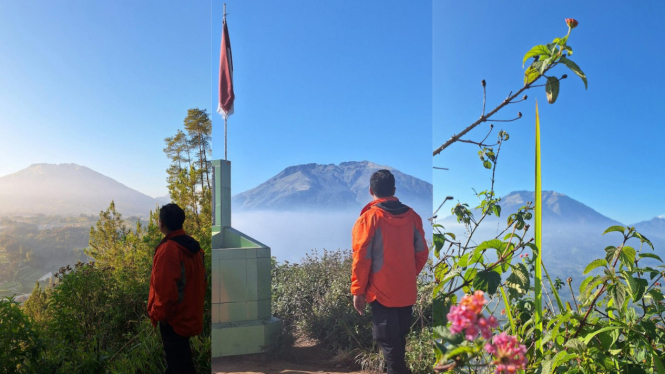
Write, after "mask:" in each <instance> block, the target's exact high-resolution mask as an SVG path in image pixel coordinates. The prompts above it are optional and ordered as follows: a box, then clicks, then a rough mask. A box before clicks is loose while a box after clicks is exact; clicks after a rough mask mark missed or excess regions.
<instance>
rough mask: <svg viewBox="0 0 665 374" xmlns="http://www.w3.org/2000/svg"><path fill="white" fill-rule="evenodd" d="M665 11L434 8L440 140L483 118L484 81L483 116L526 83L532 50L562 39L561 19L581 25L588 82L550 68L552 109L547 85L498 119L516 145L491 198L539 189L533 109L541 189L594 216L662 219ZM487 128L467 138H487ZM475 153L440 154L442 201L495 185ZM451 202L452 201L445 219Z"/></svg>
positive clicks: (520, 4) (646, 7) (503, 158)
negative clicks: (557, 88) (554, 91)
mask: <svg viewBox="0 0 665 374" xmlns="http://www.w3.org/2000/svg"><path fill="white" fill-rule="evenodd" d="M663 14H665V4H664V3H662V2H655V1H644V2H621V1H609V2H602V3H601V2H593V3H591V2H584V3H580V2H572V1H558V2H527V1H512V2H509V3H507V2H496V1H473V2H461V1H435V2H434V5H433V26H432V27H433V42H432V46H433V47H432V53H433V107H432V116H433V143H432V146H433V147H432V148H433V149H434V148H435V147H437V146H439V145H441V144H442V143H443V142H445V140H447V139H448V138H449V137H450V136H451V135H452V134H454V133H458V132H459V131H461V130H462V129H463V128H465V127H466V126H468V125H469V124H471V123H472V122H474V121H475V120H477V119H478V118H479V117H480V115H481V110H482V86H481V84H480V82H481V80H482V79H485V80H486V81H487V108H488V110H489V109H493V108H494V107H495V106H496V105H497V104H499V103H500V102H501V101H502V100H503V99H504V98H505V97H507V95H508V93H509V91H511V90H514V91H516V90H518V89H519V88H521V86H522V83H523V69H522V57H523V56H524V54H525V53H526V52H527V51H528V50H529V49H530V48H531V47H532V46H534V45H536V44H546V43H549V42H551V41H552V39H554V38H555V37H562V36H564V35H565V34H566V32H567V26H566V24H565V22H564V19H565V18H575V19H577V20H578V21H579V26H578V27H577V28H576V29H575V30H573V32H572V34H571V37H570V39H569V45H571V46H572V47H573V50H574V53H573V55H572V56H571V59H572V60H574V61H575V62H576V63H577V64H578V65H579V66H580V67H581V68H582V70H583V71H584V72H585V73H586V75H587V77H588V80H589V88H588V90H585V89H584V84H583V83H582V81H581V80H580V79H579V78H578V77H576V76H574V75H573V74H571V73H570V72H569V71H566V70H567V69H565V68H564V67H557V68H555V70H554V72H555V73H556V74H557V75H558V76H560V75H562V74H564V73H567V74H568V77H569V78H568V79H567V80H565V81H563V82H562V86H561V92H560V94H559V98H558V100H557V102H556V103H555V104H553V105H550V104H547V101H546V97H545V91H544V88H543V87H539V88H534V89H531V90H529V91H528V92H527V94H528V95H529V99H528V100H527V101H526V102H523V103H519V104H514V105H509V106H508V107H507V108H505V109H503V110H502V111H501V112H500V113H499V115H497V116H495V117H494V118H495V119H510V118H514V117H515V116H516V115H517V112H518V111H521V112H522V113H523V115H524V116H523V117H522V119H521V120H519V121H515V122H510V123H495V131H494V133H493V134H492V135H491V138H490V139H495V137H496V132H497V131H498V130H500V129H504V130H506V131H507V132H508V133H509V134H510V135H511V138H510V140H509V141H508V142H506V143H505V144H504V146H503V148H502V150H501V155H500V159H499V166H498V169H497V184H496V191H497V192H498V194H499V195H500V196H503V195H505V194H507V193H509V192H511V191H515V190H531V191H533V183H534V182H533V170H534V113H535V110H534V109H535V108H534V107H535V100H534V99H538V103H539V111H540V117H541V137H542V139H541V147H542V170H543V174H542V180H543V181H542V183H543V189H544V190H554V191H557V192H561V193H564V194H566V195H568V196H570V197H572V198H574V199H576V200H578V201H581V202H583V203H584V204H586V205H588V206H590V207H592V208H594V209H595V210H597V211H598V212H600V213H602V214H604V215H606V216H609V217H610V218H613V219H616V220H618V221H620V222H623V223H626V224H630V223H636V222H638V221H643V220H648V219H651V218H653V217H655V216H659V215H662V214H664V213H665V198H663V192H662V191H663V185H664V184H665V167H664V166H663V161H662V159H663V158H662V156H661V155H660V152H659V150H660V149H661V148H662V145H661V143H662V141H663V138H664V137H665V128H664V127H663V119H662V114H661V112H662V110H661V108H662V103H663V100H664V99H665V93H664V92H665V91H664V90H663V86H664V84H665V77H664V76H663V74H660V73H659V68H660V66H661V65H662V63H661V62H660V61H661V60H662V58H663V51H662V48H660V47H658V46H660V45H662V44H663V43H662V38H663V36H665V25H664V24H663V23H662V16H663ZM488 129H489V125H487V124H486V125H481V126H479V127H478V128H477V129H476V130H474V131H472V132H471V133H470V134H469V136H467V137H466V138H469V139H474V140H480V139H482V138H483V137H484V136H485V134H486V133H487V131H488ZM477 151H478V147H477V146H474V145H471V144H459V143H458V144H455V145H453V146H451V147H449V148H448V149H446V150H445V151H444V152H443V153H442V154H441V155H439V156H436V157H434V165H435V166H441V167H448V168H450V171H435V174H434V185H435V196H434V200H435V203H436V202H437V201H438V202H440V201H442V199H443V197H445V196H446V195H452V196H454V197H455V201H456V200H458V199H459V200H460V201H463V202H464V201H466V202H470V203H474V202H476V201H477V200H474V199H475V197H474V196H473V194H472V191H471V187H475V188H477V189H478V191H481V190H484V189H486V188H487V187H489V177H490V174H489V173H488V172H486V171H485V169H483V167H482V165H481V163H480V161H479V159H478V156H477ZM451 207H452V204H451V203H450V202H448V203H447V206H446V208H447V209H445V213H447V214H449V212H450V208H451Z"/></svg>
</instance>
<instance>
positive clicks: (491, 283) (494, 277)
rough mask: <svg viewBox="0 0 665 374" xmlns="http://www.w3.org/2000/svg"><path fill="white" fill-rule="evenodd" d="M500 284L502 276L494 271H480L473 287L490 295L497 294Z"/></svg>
mask: <svg viewBox="0 0 665 374" xmlns="http://www.w3.org/2000/svg"><path fill="white" fill-rule="evenodd" d="M499 284H501V276H500V275H499V274H498V273H496V272H494V271H487V270H483V271H479V272H478V274H476V277H475V278H474V279H473V287H474V288H475V289H476V290H481V291H485V292H487V293H488V294H490V295H494V294H495V293H496V289H497V288H498V287H499Z"/></svg>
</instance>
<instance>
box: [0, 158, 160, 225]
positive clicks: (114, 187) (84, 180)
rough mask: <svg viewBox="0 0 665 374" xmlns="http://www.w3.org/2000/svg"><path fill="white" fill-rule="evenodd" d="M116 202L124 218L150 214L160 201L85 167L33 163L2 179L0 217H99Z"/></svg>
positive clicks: (0, 179) (0, 180) (0, 182)
mask: <svg viewBox="0 0 665 374" xmlns="http://www.w3.org/2000/svg"><path fill="white" fill-rule="evenodd" d="M111 200H114V201H115V206H116V209H117V210H118V211H119V212H121V213H122V214H123V215H125V216H129V215H147V214H148V213H149V212H150V210H154V209H155V206H156V205H157V200H155V199H153V198H152V197H150V196H148V195H144V194H142V193H140V192H138V191H136V190H133V189H131V188H129V187H127V186H125V185H123V184H122V183H119V182H117V181H115V180H114V179H112V178H109V177H107V176H105V175H103V174H100V173H98V172H96V171H94V170H91V169H89V168H87V167H85V166H81V165H76V164H34V165H30V166H29V167H27V168H25V169H23V170H20V171H18V172H16V173H13V174H9V175H6V176H3V177H0V214H37V213H42V214H47V215H48V214H53V215H55V214H58V215H78V214H82V213H83V214H99V212H100V211H102V210H106V209H107V208H108V207H109V204H110V203H111Z"/></svg>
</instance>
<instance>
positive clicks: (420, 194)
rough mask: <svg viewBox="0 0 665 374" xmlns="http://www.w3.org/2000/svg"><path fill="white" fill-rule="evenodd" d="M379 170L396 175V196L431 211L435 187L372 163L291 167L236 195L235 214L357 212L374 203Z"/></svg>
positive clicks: (234, 202) (413, 205)
mask: <svg viewBox="0 0 665 374" xmlns="http://www.w3.org/2000/svg"><path fill="white" fill-rule="evenodd" d="M379 169H387V170H390V171H391V172H392V173H393V175H395V186H396V188H397V192H396V196H398V197H399V199H400V200H402V201H403V202H404V203H405V204H407V205H411V206H412V207H413V208H414V209H416V210H424V211H425V212H431V210H432V185H431V184H430V183H428V182H425V181H423V180H420V179H418V178H415V177H412V176H410V175H407V174H404V173H402V172H401V171H399V170H397V169H395V168H392V167H390V166H385V165H379V164H375V163H373V162H370V161H360V162H355V161H351V162H342V163H341V164H339V165H335V164H329V165H320V164H305V165H297V166H290V167H287V168H286V169H284V170H282V171H281V172H280V173H279V174H277V175H275V176H274V177H272V178H270V179H268V180H267V181H265V182H264V183H261V184H260V185H258V186H257V187H255V188H252V189H251V190H248V191H245V192H242V193H239V194H237V195H235V196H233V200H232V207H233V210H234V211H251V210H255V211H256V210H276V211H301V210H311V209H316V210H344V209H349V208H351V209H357V208H360V207H362V206H363V205H365V204H367V203H368V202H369V201H370V200H371V196H370V195H369V192H368V189H369V178H370V176H371V175H372V173H374V172H375V171H377V170H379Z"/></svg>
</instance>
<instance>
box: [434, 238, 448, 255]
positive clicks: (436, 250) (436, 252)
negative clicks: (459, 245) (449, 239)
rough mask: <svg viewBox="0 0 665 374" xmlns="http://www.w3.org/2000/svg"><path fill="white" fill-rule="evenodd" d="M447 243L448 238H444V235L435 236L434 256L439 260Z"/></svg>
mask: <svg viewBox="0 0 665 374" xmlns="http://www.w3.org/2000/svg"><path fill="white" fill-rule="evenodd" d="M445 242H446V238H445V237H444V236H443V234H436V233H435V234H434V255H435V256H436V258H439V253H440V252H441V248H443V244H444V243H445Z"/></svg>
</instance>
